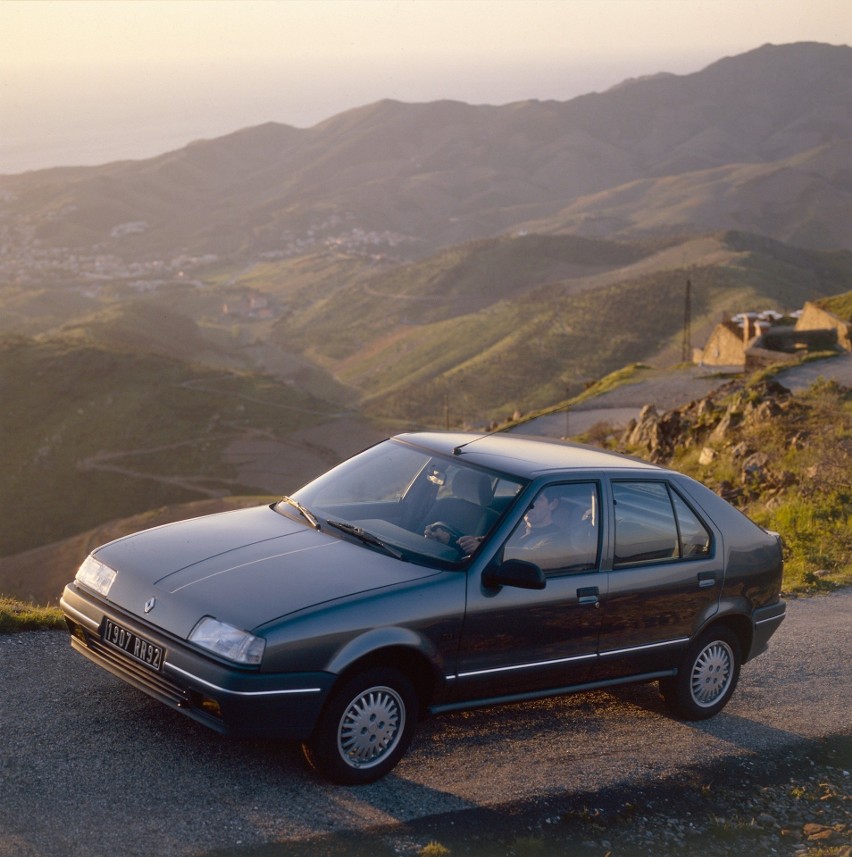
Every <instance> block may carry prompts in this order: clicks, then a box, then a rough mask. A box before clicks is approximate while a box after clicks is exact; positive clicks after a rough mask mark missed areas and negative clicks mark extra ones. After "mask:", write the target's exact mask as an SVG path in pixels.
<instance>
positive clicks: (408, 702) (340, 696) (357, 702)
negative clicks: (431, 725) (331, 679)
mask: <svg viewBox="0 0 852 857" xmlns="http://www.w3.org/2000/svg"><path fill="white" fill-rule="evenodd" d="M417 708H418V700H417V694H416V692H415V690H414V686H413V685H412V683H411V682H410V681H409V679H408V678H407V677H406V676H405V675H404V674H403V673H401V672H399V671H398V670H394V669H389V668H375V669H370V670H367V671H365V672H362V673H357V674H356V675H354V676H352V677H351V678H349V679H346V680H345V681H344V682H343V683H342V684H341V685H340V687H338V688H337V689H336V690H335V691H334V692H333V693H332V696H331V697H330V699H329V701H328V703H327V705H326V707H325V709H324V710H323V713H322V714H321V715H320V719H319V721H318V723H317V727H316V729H315V730H314V734H313V735H312V736H311V738H310V740H309V741H307V742H306V743H305V744H304V745H303V746H302V749H303V750H304V753H305V757H306V758H307V760H308V762H310V764H311V766H312V767H313V768H315V769H316V770H317V771H319V772H320V773H321V774H322V775H323V776H324V777H326V778H327V779H329V780H331V781H332V782H335V783H340V784H342V785H362V784H364V783H372V782H375V781H376V780H378V779H381V778H382V777H383V776H385V774H387V773H388V772H389V771H391V770H392V769H393V768H394V767H396V764H397V763H398V762H399V760H400V759H401V758H402V757H403V756H404V755H405V752H406V750H407V749H408V745H409V744H410V743H411V739H412V737H413V735H414V730H415V728H416V726H417Z"/></svg>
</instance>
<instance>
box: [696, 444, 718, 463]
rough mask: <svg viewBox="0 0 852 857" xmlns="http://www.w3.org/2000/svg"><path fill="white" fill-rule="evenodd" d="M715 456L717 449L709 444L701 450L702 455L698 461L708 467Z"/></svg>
mask: <svg viewBox="0 0 852 857" xmlns="http://www.w3.org/2000/svg"><path fill="white" fill-rule="evenodd" d="M715 458H716V450H715V449H712V448H711V447H709V446H705V447H704V449H702V450H701V455H699V456H698V463H699V464H701V465H702V466H704V467H706V466H707V465H708V464H712V463H713V459H715Z"/></svg>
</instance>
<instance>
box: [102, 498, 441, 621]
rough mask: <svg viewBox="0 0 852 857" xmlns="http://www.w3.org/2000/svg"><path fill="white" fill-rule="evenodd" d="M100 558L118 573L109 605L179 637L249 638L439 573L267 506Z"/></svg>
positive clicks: (129, 543) (185, 526)
mask: <svg viewBox="0 0 852 857" xmlns="http://www.w3.org/2000/svg"><path fill="white" fill-rule="evenodd" d="M95 556H96V557H97V558H98V559H99V560H100V561H101V562H103V563H106V565H108V566H110V568H113V569H115V571H116V577H115V581H114V582H113V584H112V587H111V588H110V591H109V601H110V602H112V603H113V604H115V605H116V606H117V607H119V608H121V609H122V610H125V611H127V612H129V613H131V614H135V615H137V616H140V617H143V616H144V620H145V622H147V623H149V624H151V625H155V626H157V627H159V628H162V629H163V630H165V631H168V632H170V633H172V634H176V635H178V636H180V637H186V636H188V634H189V632H190V631H191V630H192V628H193V627H194V626H195V625H196V623H197V622H198V620H199V619H201V618H202V617H203V616H213V617H214V618H216V619H219V620H220V621H223V622H228V623H230V624H232V625H235V626H236V627H238V628H242V629H245V630H252V629H254V628H257V627H259V626H260V625H263V624H265V623H266V622H270V621H272V620H273V619H277V618H279V617H281V616H285V615H287V614H289V613H294V612H296V611H299V610H304V609H306V608H309V607H312V606H315V605H318V604H322V603H324V602H328V601H333V600H336V599H339V598H346V597H347V596H352V595H356V594H358V593H361V592H365V591H368V590H373V589H379V588H382V587H387V586H393V585H395V584H400V583H405V582H407V581H410V580H415V579H417V578H422V577H427V576H430V575H433V574H435V573H436V572H435V571H434V570H433V569H429V568H424V567H422V566H418V565H413V564H410V563H406V562H402V561H400V560H397V559H395V558H393V557H390V556H385V555H383V554H382V553H380V552H378V551H375V550H372V549H370V548H367V547H364V546H362V545H360V544H354V543H352V542H350V541H347V540H344V539H341V538H337V537H335V536H330V535H328V534H326V533H324V532H318V531H317V530H315V529H313V528H312V527H309V526H308V525H307V524H303V523H301V522H298V521H294V520H291V519H290V518H288V517H285V516H284V515H280V514H279V513H277V512H275V511H274V510H273V509H272V508H270V507H268V506H262V507H258V508H253V509H242V510H239V511H235V512H224V513H221V514H217V515H209V516H207V517H204V518H195V519H192V520H188V521H180V522H178V523H175V524H167V525H165V526H162V527H155V528H154V529H151V530H144V531H143V532H140V533H135V534H134V535H131V536H125V537H124V538H121V539H118V540H116V541H114V542H110V543H109V544H108V545H105V546H104V547H101V548H98V549H97V550H96V551H95ZM152 599H153V601H152ZM144 611H147V613H145V612H144Z"/></svg>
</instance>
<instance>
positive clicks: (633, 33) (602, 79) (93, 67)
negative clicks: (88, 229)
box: [0, 0, 852, 174]
mask: <svg viewBox="0 0 852 857" xmlns="http://www.w3.org/2000/svg"><path fill="white" fill-rule="evenodd" d="M797 41H817V42H826V43H829V44H846V45H852V4H850V2H849V0H0V174H2V173H18V172H23V171H25V170H30V169H40V168H43V167H50V166H64V165H72V164H73V165H78V164H101V163H106V162H108V161H112V160H117V159H124V158H134V159H135V158H145V157H152V156H154V155H157V154H161V153H162V152H165V151H169V150H171V149H176V148H180V147H181V146H184V145H186V144H187V143H189V142H191V141H192V140H195V139H200V138H212V137H217V136H221V135H223V134H227V133H229V132H231V131H235V130H238V129H240V128H244V127H248V126H252V125H259V124H261V123H263V122H269V121H275V122H281V123H285V124H288V125H294V126H297V127H302V128H304V127H309V126H311V125H314V124H316V123H317V122H320V121H322V120H323V119H326V118H328V117H330V116H333V115H335V114H337V113H340V112H342V111H344V110H348V109H350V108H353V107H359V106H362V105H364V104H369V103H372V102H374V101H378V100H379V99H382V98H395V99H398V100H401V101H407V102H420V101H432V100H436V99H441V98H450V99H455V100H459V101H466V102H468V103H471V104H506V103H509V102H512V101H520V100H524V99H557V100H560V101H567V100H569V99H571V98H574V97H576V96H578V95H582V94H585V93H588V92H595V91H597V92H600V91H603V90H605V89H607V88H609V87H610V86H613V85H615V84H617V83H619V82H621V81H622V80H624V79H626V78H629V77H639V76H641V75H645V74H654V73H657V72H661V71H667V72H673V73H676V74H690V73H693V72H696V71H700V70H701V69H702V68H705V67H706V66H707V65H709V64H710V63H712V62H715V61H716V60H718V59H721V58H722V57H725V56H732V55H734V54H739V53H743V52H745V51H748V50H752V49H754V48H757V47H760V46H761V45H763V44H766V43H772V44H786V43H790V42H797Z"/></svg>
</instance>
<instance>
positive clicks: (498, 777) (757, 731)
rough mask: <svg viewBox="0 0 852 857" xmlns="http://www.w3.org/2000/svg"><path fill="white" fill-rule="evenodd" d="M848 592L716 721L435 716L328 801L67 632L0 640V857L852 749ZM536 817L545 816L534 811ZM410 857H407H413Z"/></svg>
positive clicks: (365, 819)
mask: <svg viewBox="0 0 852 857" xmlns="http://www.w3.org/2000/svg"><path fill="white" fill-rule="evenodd" d="M850 611H852V590H846V591H844V592H842V593H837V594H834V595H829V596H823V597H819V598H812V599H799V600H795V601H793V602H792V603H790V604H789V612H788V619H787V620H786V621H785V623H784V624H783V625H782V627H781V629H780V630H779V632H778V633H777V634H776V635H775V637H773V640H772V646H771V648H770V651H769V652H768V653H767V654H765V655H763V656H761V657H760V658H758V659H756V660H755V661H753V662H752V663H750V664H747V665H746V666H745V667H744V669H743V674H742V678H741V680H740V685H739V688H738V689H737V691H736V693H735V695H734V698H733V700H732V701H731V703H730V704H729V706H728V707H727V709H726V710H725V711H724V712H722V714H720V715H719V716H718V717H716V718H714V719H713V720H710V721H707V722H704V723H700V724H688V723H681V722H678V721H675V720H672V719H671V718H670V717H669V716H668V715H667V714H666V712H665V710H664V708H663V707H662V705H661V703H660V701H659V698H658V696H657V693H656V689H655V688H654V687H653V686H650V685H647V686H638V687H628V688H622V689H618V690H614V691H611V692H596V693H587V694H581V695H576V696H572V697H565V698H562V699H556V700H547V701H542V702H536V703H528V704H524V705H516V706H509V707H504V708H501V709H486V710H481V711H475V712H469V713H461V714H455V715H451V716H446V717H442V718H436V719H433V720H431V721H428V722H427V723H424V724H423V725H422V726H421V728H420V730H419V732H418V735H417V737H416V738H415V743H414V746H413V747H412V750H411V752H410V754H409V755H408V757H407V758H406V759H404V760H403V762H402V763H401V764H400V766H399V767H398V768H397V769H396V771H395V772H394V773H393V774H391V775H390V776H389V777H387V778H386V779H385V780H383V781H381V782H379V783H376V784H374V785H371V786H367V787H362V788H357V789H355V788H353V789H348V788H339V787H333V786H330V785H327V784H326V783H324V782H322V781H320V780H319V779H317V778H316V777H315V776H314V775H313V774H312V773H311V772H310V771H308V770H307V769H306V768H305V766H304V764H303V762H302V760H301V755H300V752H299V750H298V748H296V747H292V746H285V747H283V748H281V747H278V746H275V745H271V744H268V743H261V742H237V741H231V740H227V739H223V738H221V737H219V736H217V735H215V734H214V733H212V732H209V731H208V730H206V729H204V728H203V727H202V726H199V725H197V724H195V723H193V722H191V721H188V720H186V719H184V718H183V717H181V716H180V715H179V714H177V713H175V712H172V711H171V710H169V709H167V708H165V707H164V706H162V705H160V704H158V703H156V702H154V701H152V700H150V699H148V698H147V697H146V696H144V695H143V694H141V693H139V692H138V691H135V690H133V689H132V688H130V687H127V686H125V685H123V684H122V683H121V682H119V681H117V680H116V679H114V678H112V677H111V676H109V675H108V674H106V673H104V672H103V671H101V670H99V669H98V668H96V667H95V666H93V665H92V664H90V663H88V662H87V661H85V660H84V659H83V658H82V657H80V656H79V655H77V654H75V653H74V652H72V651H71V650H70V648H69V646H68V642H67V639H66V637H65V635H64V634H62V633H59V632H43V633H31V634H23V635H13V636H5V637H0V724H2V729H0V855H3V857H7V855H9V857H11V855H14V857H47V855H50V857H52V855H59V854H61V855H63V857H84V855H85V857H114V855H122V857H161V856H162V855H170V857H189V855H194V854H200V853H205V852H209V851H212V850H214V849H229V850H228V852H227V853H229V854H235V855H239V854H240V852H241V851H242V850H244V849H246V848H249V847H253V846H258V845H260V844H262V843H270V842H275V841H290V842H292V841H297V840H304V839H307V838H309V837H313V836H317V835H321V834H325V833H329V832H333V831H353V832H357V831H367V830H369V829H372V828H375V827H376V826H379V825H396V824H399V823H401V822H408V821H416V820H418V819H425V818H430V817H435V816H439V815H441V814H444V823H446V824H452V823H453V821H452V820H453V819H454V818H457V819H459V820H460V821H461V820H462V818H463V817H466V816H467V815H468V814H469V813H472V812H481V811H483V810H488V809H492V810H496V809H499V811H500V814H501V815H504V814H505V813H507V812H511V811H512V807H515V806H519V805H521V804H523V805H524V806H526V807H527V809H528V810H529V808H530V807H533V808H534V807H535V806H537V805H539V804H541V805H542V806H546V807H547V809H546V811H547V812H551V813H552V812H556V811H560V807H564V805H566V803H568V802H570V801H571V800H572V799H573V798H574V797H575V796H576V795H578V794H581V795H583V796H584V800H587V799H588V796H589V795H595V794H598V793H600V792H601V791H602V790H606V789H610V788H614V787H622V788H629V789H632V788H641V787H646V786H647V785H648V784H649V783H654V782H656V781H660V780H662V779H663V778H666V777H669V776H672V775H676V774H678V773H679V772H685V771H686V772H688V771H690V770H692V769H694V768H696V767H697V766H706V765H710V764H720V765H732V766H736V765H737V764H742V765H749V764H752V763H753V761H754V760H755V759H760V758H761V756H762V755H763V754H765V753H775V754H778V753H784V752H787V751H789V750H793V749H795V748H797V747H801V745H802V742H803V741H807V740H812V739H817V738H820V737H821V736H828V735H837V734H842V733H845V734H849V733H850V731H852V715H850V708H849V696H848V694H849V688H850V687H852V660H850V658H849V652H850V651H852V625H850V622H849V615H850ZM543 811H545V810H543ZM410 853H412V854H413V853H416V851H412V852H410Z"/></svg>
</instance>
